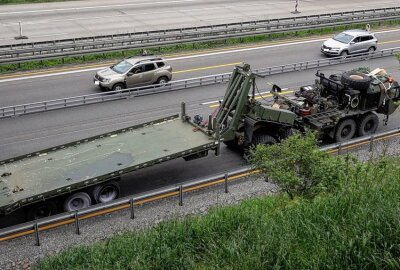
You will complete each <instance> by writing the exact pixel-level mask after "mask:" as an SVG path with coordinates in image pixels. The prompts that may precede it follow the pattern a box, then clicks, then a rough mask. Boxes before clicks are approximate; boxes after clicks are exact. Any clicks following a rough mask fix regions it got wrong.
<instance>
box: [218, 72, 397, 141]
mask: <svg viewBox="0 0 400 270" xmlns="http://www.w3.org/2000/svg"><path fill="white" fill-rule="evenodd" d="M244 69H245V70H247V71H248V72H249V77H251V79H250V80H249V81H250V82H251V83H252V84H253V88H252V93H251V94H250V96H249V90H250V87H247V88H243V87H242V88H239V89H240V90H243V92H241V91H238V90H237V87H235V86H233V87H231V88H229V87H228V90H227V92H226V94H225V97H224V99H223V101H222V102H221V106H220V108H219V111H218V113H217V122H219V123H220V124H221V138H223V139H224V143H225V144H227V145H228V146H232V147H240V148H243V149H246V148H248V147H249V146H251V145H257V144H273V143H276V142H279V141H280V140H282V139H285V138H286V137H287V136H289V135H290V134H292V133H293V132H306V131H307V130H313V131H316V132H317V134H318V135H319V138H320V139H321V140H326V139H327V140H328V141H330V142H332V141H334V142H342V141H346V140H349V139H351V138H353V137H355V136H365V135H370V134H373V133H374V132H375V131H376V129H377V128H378V125H379V118H378V114H383V115H384V116H385V119H384V124H386V123H387V121H388V119H389V115H391V114H392V113H393V112H394V111H395V110H396V109H397V107H398V106H399V100H400V87H399V84H398V82H397V81H395V80H393V78H392V77H391V76H389V75H388V74H387V73H386V71H385V70H383V69H379V68H378V69H375V70H373V71H370V70H367V69H365V68H360V69H356V70H352V71H347V72H341V73H339V74H332V75H330V76H329V77H326V76H325V74H323V73H321V72H317V74H316V76H317V78H318V79H316V81H315V83H314V84H311V85H307V86H303V87H300V89H299V91H296V92H295V94H294V95H292V96H284V95H282V93H281V88H280V87H279V86H277V85H273V87H272V90H271V93H272V95H273V97H274V98H273V99H272V101H271V100H261V101H259V100H257V99H256V85H255V82H254V81H255V77H256V76H257V75H256V74H252V73H251V71H250V67H249V66H246V65H245V66H244ZM235 72H237V71H234V73H235ZM234 77H235V76H234ZM234 83H235V81H234V80H231V82H230V85H231V84H234ZM237 83H238V84H240V83H241V82H240V81H238V82H237Z"/></svg>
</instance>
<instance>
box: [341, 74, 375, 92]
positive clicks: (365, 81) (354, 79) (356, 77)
mask: <svg viewBox="0 0 400 270" xmlns="http://www.w3.org/2000/svg"><path fill="white" fill-rule="evenodd" d="M341 82H342V84H346V85H348V86H349V87H351V88H353V89H355V90H360V91H364V90H367V89H368V88H369V86H370V84H371V78H370V77H369V76H367V75H366V74H363V73H359V72H354V71H349V72H344V73H343V74H342V79H341Z"/></svg>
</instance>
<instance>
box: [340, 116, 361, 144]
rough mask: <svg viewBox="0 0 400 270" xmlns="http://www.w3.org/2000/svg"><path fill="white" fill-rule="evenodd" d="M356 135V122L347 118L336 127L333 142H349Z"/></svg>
mask: <svg viewBox="0 0 400 270" xmlns="http://www.w3.org/2000/svg"><path fill="white" fill-rule="evenodd" d="M355 133H356V121H354V119H351V118H348V119H346V120H343V121H341V122H340V123H339V124H338V125H337V127H336V132H335V141H336V142H343V141H347V140H350V139H351V138H353V137H354V134H355Z"/></svg>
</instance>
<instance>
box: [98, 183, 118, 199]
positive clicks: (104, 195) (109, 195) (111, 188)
mask: <svg viewBox="0 0 400 270" xmlns="http://www.w3.org/2000/svg"><path fill="white" fill-rule="evenodd" d="M119 193H120V188H119V184H118V183H117V182H115V181H111V182H107V183H104V184H100V185H97V186H95V187H94V188H93V189H92V191H91V194H92V196H93V199H94V201H95V202H96V203H105V202H110V201H112V200H115V199H117V198H118V197H119Z"/></svg>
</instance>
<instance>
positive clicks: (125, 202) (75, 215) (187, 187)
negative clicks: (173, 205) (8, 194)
mask: <svg viewBox="0 0 400 270" xmlns="http://www.w3.org/2000/svg"><path fill="white" fill-rule="evenodd" d="M250 169H251V167H250V166H244V167H242V168H240V169H236V170H233V171H231V172H228V173H225V174H218V175H214V176H211V177H207V178H203V179H199V180H194V181H190V182H186V183H184V184H182V185H178V186H176V185H174V186H169V187H166V188H162V189H158V190H155V191H151V192H147V193H144V194H139V195H136V196H131V197H125V198H121V199H117V200H114V201H111V202H109V203H105V204H97V205H94V206H91V207H88V208H85V209H82V210H79V211H75V212H67V213H61V214H58V215H54V216H51V217H47V218H42V219H39V220H35V221H31V222H27V223H23V224H20V225H16V226H12V227H9V228H5V229H2V230H0V242H1V241H5V240H8V239H9V237H8V236H10V235H11V234H16V233H21V232H25V235H28V234H31V233H35V236H36V237H35V239H36V244H37V245H40V241H39V231H40V228H43V227H44V226H46V225H50V224H54V223H57V222H63V221H64V222H63V225H64V224H66V223H67V224H70V223H75V227H76V232H77V233H78V234H79V220H82V219H86V218H89V217H91V216H88V215H90V214H93V213H96V212H100V211H103V210H107V209H112V208H115V207H118V209H116V210H120V209H123V208H130V211H131V215H130V216H131V218H132V219H133V218H134V212H133V211H134V205H139V204H143V203H144V202H142V201H144V200H148V199H151V198H155V197H157V196H161V195H163V198H166V197H168V196H166V195H169V197H172V196H176V195H179V205H183V193H184V192H189V191H191V190H193V189H195V188H196V187H198V186H200V185H205V184H213V183H214V184H219V183H222V182H224V184H225V192H226V193H228V182H229V181H230V180H234V179H236V178H238V176H240V175H241V174H243V173H248V172H249V171H250ZM232 178H233V179H232ZM207 186H208V185H207ZM116 210H114V211H116ZM68 220H69V222H65V221H68ZM13 238H14V237H13Z"/></svg>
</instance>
